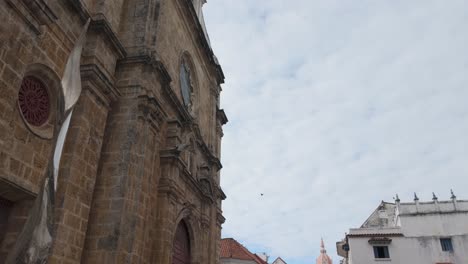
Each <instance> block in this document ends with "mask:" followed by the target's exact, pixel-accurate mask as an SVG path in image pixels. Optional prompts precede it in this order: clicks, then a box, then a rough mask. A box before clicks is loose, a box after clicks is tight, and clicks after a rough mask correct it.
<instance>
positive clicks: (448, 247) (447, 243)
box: [440, 238, 453, 251]
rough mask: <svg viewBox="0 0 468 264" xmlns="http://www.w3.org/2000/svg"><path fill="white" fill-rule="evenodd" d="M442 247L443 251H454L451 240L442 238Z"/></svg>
mask: <svg viewBox="0 0 468 264" xmlns="http://www.w3.org/2000/svg"><path fill="white" fill-rule="evenodd" d="M440 245H441V246H442V251H453V245H452V239H451V238H441V239H440Z"/></svg>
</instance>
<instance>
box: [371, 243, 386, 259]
mask: <svg viewBox="0 0 468 264" xmlns="http://www.w3.org/2000/svg"><path fill="white" fill-rule="evenodd" d="M374 257H375V258H379V259H380V258H390V254H389V252H388V246H374Z"/></svg>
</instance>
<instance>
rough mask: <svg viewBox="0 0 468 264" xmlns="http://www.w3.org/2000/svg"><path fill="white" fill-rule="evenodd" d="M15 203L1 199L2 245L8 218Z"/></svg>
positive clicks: (0, 227)
mask: <svg viewBox="0 0 468 264" xmlns="http://www.w3.org/2000/svg"><path fill="white" fill-rule="evenodd" d="M12 205H13V203H12V202H10V201H8V200H5V199H3V198H2V197H0V244H1V243H2V240H3V236H4V235H5V232H6V229H7V223H8V216H9V215H10V210H11V207H12Z"/></svg>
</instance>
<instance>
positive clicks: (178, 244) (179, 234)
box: [172, 221, 191, 264]
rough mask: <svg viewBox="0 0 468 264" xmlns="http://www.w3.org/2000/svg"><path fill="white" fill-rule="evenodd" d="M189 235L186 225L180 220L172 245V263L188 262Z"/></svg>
mask: <svg viewBox="0 0 468 264" xmlns="http://www.w3.org/2000/svg"><path fill="white" fill-rule="evenodd" d="M190 259H191V257H190V236H189V233H188V229H187V225H186V224H185V222H184V221H180V223H179V225H178V226H177V230H176V233H175V237H174V244H173V246H172V264H190Z"/></svg>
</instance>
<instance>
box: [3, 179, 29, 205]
mask: <svg viewBox="0 0 468 264" xmlns="http://www.w3.org/2000/svg"><path fill="white" fill-rule="evenodd" d="M15 180H18V179H15ZM24 185H31V184H27V183H24ZM30 187H31V188H30V189H26V188H25V187H23V186H20V185H18V184H17V183H14V182H12V181H10V180H8V179H4V178H1V177H0V196H1V197H3V198H5V199H8V200H9V201H12V202H16V201H21V200H32V199H34V198H35V197H36V193H34V192H33V190H32V189H33V188H34V189H35V188H37V187H36V186H30Z"/></svg>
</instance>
